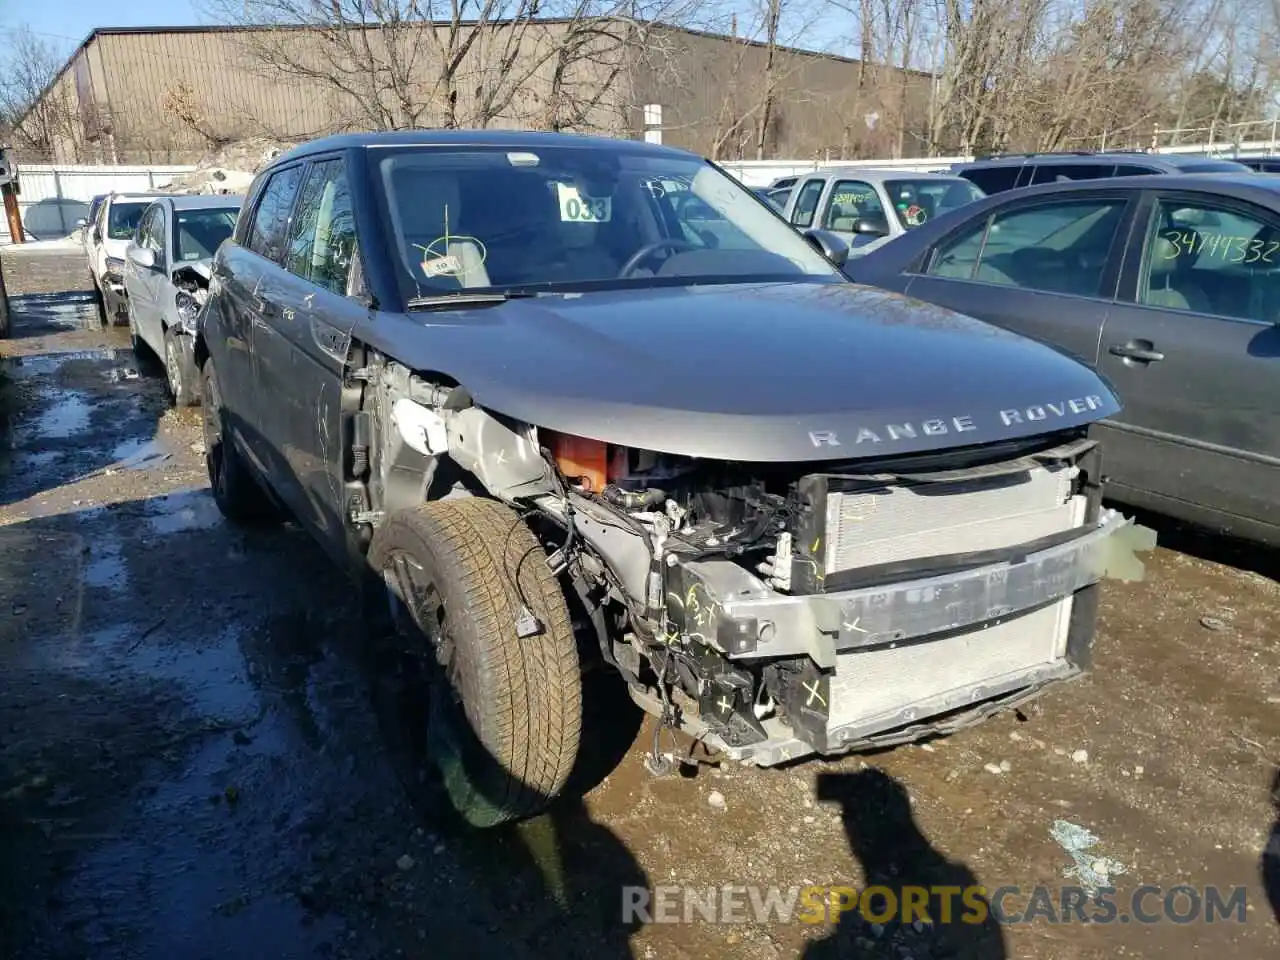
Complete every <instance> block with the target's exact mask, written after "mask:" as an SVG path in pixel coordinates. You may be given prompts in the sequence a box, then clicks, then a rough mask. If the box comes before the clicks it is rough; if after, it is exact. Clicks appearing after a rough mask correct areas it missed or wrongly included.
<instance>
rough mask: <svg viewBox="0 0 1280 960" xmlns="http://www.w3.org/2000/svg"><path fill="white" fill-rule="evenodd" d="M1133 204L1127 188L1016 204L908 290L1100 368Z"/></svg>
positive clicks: (959, 235)
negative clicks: (1100, 348)
mask: <svg viewBox="0 0 1280 960" xmlns="http://www.w3.org/2000/svg"><path fill="white" fill-rule="evenodd" d="M1128 205H1129V194H1128V193H1119V192H1113V193H1111V194H1107V195H1100V196H1096V197H1094V196H1086V197H1080V196H1079V195H1075V194H1073V195H1072V197H1071V198H1070V199H1062V198H1056V197H1052V196H1050V197H1045V198H1042V197H1032V198H1029V199H1027V200H1014V201H1011V202H1009V203H1008V204H1005V205H1003V206H1001V207H998V208H997V209H996V210H995V211H994V212H993V213H986V214H983V215H981V216H979V217H977V218H976V219H975V220H973V221H971V222H969V223H968V224H965V225H964V226H963V227H961V228H959V229H958V230H956V231H955V232H953V233H951V234H950V235H949V236H948V237H946V238H945V239H944V240H943V241H942V242H941V243H940V244H939V245H938V246H937V247H935V248H934V249H933V250H932V251H931V252H930V254H929V257H928V259H927V262H926V263H925V266H924V272H923V273H921V274H918V275H915V276H912V277H911V279H910V281H909V282H908V283H907V286H906V290H905V292H906V293H907V294H909V295H910V296H913V297H919V298H920V299H921V300H926V301H928V302H930V303H936V304H939V305H940V306H944V307H949V308H951V309H952V310H957V311H959V312H960V313H967V314H969V315H970V316H973V317H977V318H978V319H980V320H986V321H987V322H988V323H993V324H995V325H996V326H1000V327H1005V328H1006V329H1009V330H1013V331H1014V332H1015V333H1020V334H1023V335H1024V336H1028V337H1033V338H1035V339H1037V340H1040V341H1042V342H1044V343H1048V344H1050V345H1052V346H1055V347H1057V348H1058V349H1060V350H1062V351H1064V352H1066V353H1069V354H1071V355H1072V356H1074V357H1076V358H1077V359H1079V360H1081V361H1083V362H1085V363H1088V364H1090V365H1093V364H1095V363H1096V362H1097V357H1098V337H1099V336H1100V334H1101V332H1102V324H1103V321H1104V320H1105V319H1106V316H1107V310H1108V309H1109V305H1110V301H1111V296H1112V292H1113V291H1114V290H1115V285H1116V279H1117V276H1118V273H1119V261H1120V250H1121V249H1122V247H1123V243H1122V242H1121V241H1118V240H1117V237H1119V236H1120V234H1121V231H1122V226H1123V225H1124V224H1125V223H1126V222H1127V219H1126V210H1127V208H1128Z"/></svg>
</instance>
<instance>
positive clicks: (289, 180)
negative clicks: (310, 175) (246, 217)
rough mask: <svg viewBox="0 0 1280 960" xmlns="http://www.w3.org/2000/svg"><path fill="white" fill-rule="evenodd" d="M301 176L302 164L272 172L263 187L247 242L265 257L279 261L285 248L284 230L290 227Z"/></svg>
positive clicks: (255, 251)
mask: <svg viewBox="0 0 1280 960" xmlns="http://www.w3.org/2000/svg"><path fill="white" fill-rule="evenodd" d="M301 180H302V166H301V165H299V166H296V167H289V168H287V169H285V170H281V171H280V172H279V173H275V174H272V176H271V179H270V180H269V181H267V188H266V189H265V190H263V191H262V199H261V200H260V201H258V209H257V210H256V211H255V213H254V216H253V224H252V225H251V226H250V228H249V242H248V244H247V246H248V247H249V249H250V250H252V251H253V252H254V253H257V254H261V255H262V256H264V257H266V258H267V259H268V260H275V261H279V259H280V254H281V253H282V252H283V251H284V242H285V232H286V231H287V230H288V228H289V211H290V210H291V209H292V208H293V198H294V196H295V195H296V194H297V192H298V184H299V182H300V181H301Z"/></svg>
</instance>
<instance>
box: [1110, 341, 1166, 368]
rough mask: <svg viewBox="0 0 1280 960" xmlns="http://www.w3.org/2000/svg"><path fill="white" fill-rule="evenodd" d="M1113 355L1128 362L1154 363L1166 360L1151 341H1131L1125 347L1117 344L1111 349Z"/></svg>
mask: <svg viewBox="0 0 1280 960" xmlns="http://www.w3.org/2000/svg"><path fill="white" fill-rule="evenodd" d="M1111 354H1112V356H1116V357H1124V358H1125V359H1126V360H1137V361H1138V362H1139V363H1153V362H1154V361H1156V360H1163V359H1164V354H1163V353H1161V352H1160V351H1159V350H1156V349H1155V344H1153V343H1152V342H1151V341H1150V340H1130V341H1129V342H1128V343H1126V344H1123V345H1121V344H1117V345H1115V346H1113V347H1112V348H1111Z"/></svg>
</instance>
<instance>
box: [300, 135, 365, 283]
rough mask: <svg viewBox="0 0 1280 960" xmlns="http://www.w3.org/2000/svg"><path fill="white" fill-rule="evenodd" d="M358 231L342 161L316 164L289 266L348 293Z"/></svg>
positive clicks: (309, 178)
mask: <svg viewBox="0 0 1280 960" xmlns="http://www.w3.org/2000/svg"><path fill="white" fill-rule="evenodd" d="M355 246H356V228H355V219H354V218H353V216H352V212H351V191H350V189H349V188H348V185H347V175H346V171H345V169H344V164H343V162H342V160H340V159H336V158H335V159H333V160H324V161H321V162H320V163H317V164H314V165H313V166H312V167H311V172H310V173H308V174H307V182H306V184H305V185H304V186H303V188H302V196H301V197H300V199H299V200H298V210H297V213H296V214H295V215H294V218H293V227H292V229H291V230H290V231H289V240H288V253H287V255H286V257H285V267H286V268H287V269H288V271H289V272H290V273H293V274H296V275H297V276H299V277H302V278H303V279H304V280H310V281H311V282H312V283H315V284H319V285H320V286H322V287H325V288H326V289H328V290H331V291H333V292H334V293H337V294H345V293H346V291H347V275H348V272H349V270H350V267H351V258H352V256H353V254H354V252H355Z"/></svg>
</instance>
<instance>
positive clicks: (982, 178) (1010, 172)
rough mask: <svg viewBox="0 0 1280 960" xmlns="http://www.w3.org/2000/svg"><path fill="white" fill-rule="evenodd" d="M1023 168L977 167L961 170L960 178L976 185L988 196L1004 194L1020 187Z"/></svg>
mask: <svg viewBox="0 0 1280 960" xmlns="http://www.w3.org/2000/svg"><path fill="white" fill-rule="evenodd" d="M1021 171H1022V167H1017V166H1012V165H1008V166H1001V167H977V168H975V169H972V170H961V171H960V176H962V177H964V178H965V179H966V180H968V181H969V182H970V183H976V184H977V185H978V186H979V187H980V188H981V189H982V191H983V193H986V194H992V193H1003V192H1004V191H1005V190H1012V189H1013V188H1014V187H1016V186H1017V185H1018V174H1019V173H1020V172H1021Z"/></svg>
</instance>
